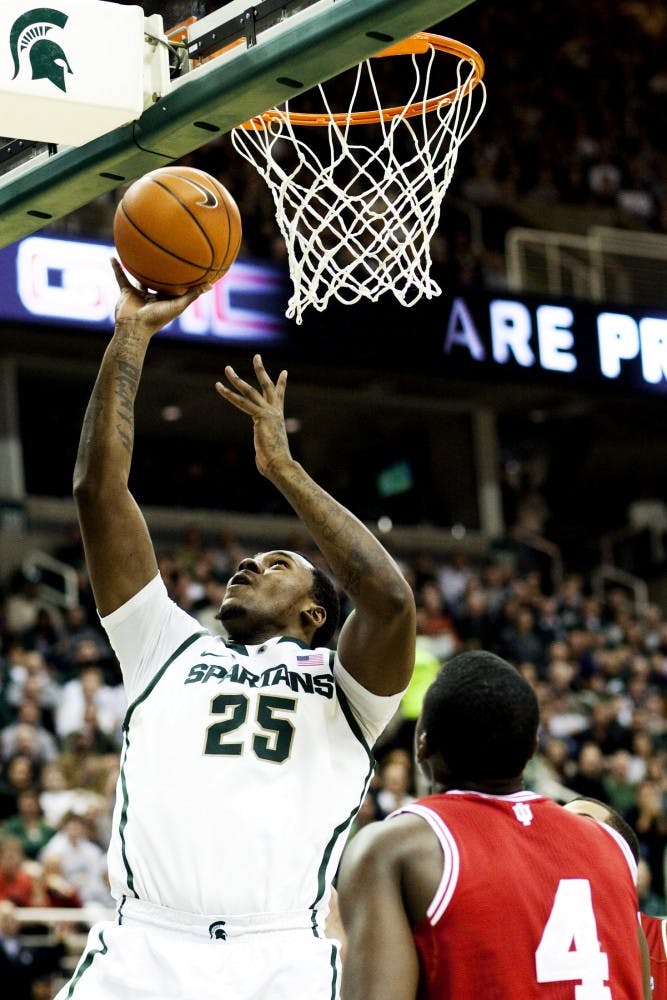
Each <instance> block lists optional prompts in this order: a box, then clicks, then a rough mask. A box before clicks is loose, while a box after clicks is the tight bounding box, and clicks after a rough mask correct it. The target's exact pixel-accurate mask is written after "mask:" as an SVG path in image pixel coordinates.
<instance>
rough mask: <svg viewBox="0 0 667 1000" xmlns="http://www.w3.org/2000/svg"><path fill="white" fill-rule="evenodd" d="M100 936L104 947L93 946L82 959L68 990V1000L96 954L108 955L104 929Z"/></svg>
mask: <svg viewBox="0 0 667 1000" xmlns="http://www.w3.org/2000/svg"><path fill="white" fill-rule="evenodd" d="M98 937H99V939H100V944H101V945H102V947H101V948H91V949H90V951H89V952H88V953H87V954H86V956H85V958H83V959H82V960H81V962H80V963H79V967H78V969H77V970H76V972H75V973H74V978H73V979H72V982H71V983H70V984H69V989H68V991H67V1000H69V998H70V997H71V996H72V995H73V993H74V987H75V986H76V984H77V983H78V982H79V980H80V979H81V976H82V975H83V974H84V972H86V971H87V970H88V969H89V968H90V967H91V965H92V964H93V961H94V959H95V956H96V955H106V953H107V952H108V950H109V947H108V945H107V943H106V941H105V940H104V931H100V933H99V935H98Z"/></svg>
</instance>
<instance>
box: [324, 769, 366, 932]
mask: <svg viewBox="0 0 667 1000" xmlns="http://www.w3.org/2000/svg"><path fill="white" fill-rule="evenodd" d="M374 771H375V758H374V757H373V756H372V754H371V765H370V768H369V769H368V773H367V774H366V778H365V779H364V787H363V789H362V792H361V797H360V799H359V802H358V804H357V805H356V806H355V807H354V809H353V810H352V812H351V813H350V815H349V816H348V817H347V818H346V819H344V820H343V821H342V822H340V823H339V824H338V826H337V827H336V828H335V829H334V832H333V833H332V835H331V839H330V840H329V843H328V844H327V846H326V847H325V848H324V854H323V855H322V860H321V862H320V867H319V868H318V869H317V896H316V897H315V899H314V901H313V902H312V903H311V904H310V907H309V909H310V910H311V911H312V913H311V923H312V928H313V937H320V934H319V933H318V927H317V911H316V907H317V904H318V903H319V901H320V900H321V899H322V896H323V895H324V890H325V881H324V880H325V876H326V872H327V867H328V865H329V860H330V858H331V855H332V853H333V849H334V847H335V846H336V842H337V841H338V839H339V838H340V837H342V835H343V834H344V833H345V832H346V831H347V830H348V828H349V827H350V826H351V824H352V820H353V819H354V817H355V816H356V815H357V813H358V812H359V810H360V808H361V803H362V802H363V801H364V799H365V797H366V794H367V792H368V789H369V786H370V783H371V778H372V777H373V772H374Z"/></svg>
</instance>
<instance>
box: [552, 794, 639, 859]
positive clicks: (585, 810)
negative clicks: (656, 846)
mask: <svg viewBox="0 0 667 1000" xmlns="http://www.w3.org/2000/svg"><path fill="white" fill-rule="evenodd" d="M563 808H564V809H567V811H568V812H572V813H576V815H577V816H586V818H587V819H593V820H595V821H596V822H597V823H604V825H605V826H610V827H611V829H612V830H616V833H620V835H621V837H623V840H624V841H625V842H626V844H627V845H628V847H629V848H630V850H631V851H632V856H633V857H634V859H635V861H639V841H638V839H637V834H636V833H635V831H634V830H633V829H632V827H631V826H630V824H629V823H626V821H625V820H624V819H623V817H622V816H621V815H620V814H619V813H617V812H616V810H615V809H612V808H611V806H608V805H607V804H606V802H600V801H599V799H588V798H585V797H584V796H582V797H581V798H578V799H572V800H571V801H570V802H568V803H567V804H566V805H565V806H563Z"/></svg>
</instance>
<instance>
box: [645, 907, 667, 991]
mask: <svg viewBox="0 0 667 1000" xmlns="http://www.w3.org/2000/svg"><path fill="white" fill-rule="evenodd" d="M640 916H641V924H642V930H643V931H644V934H645V936H646V943H647V945H648V953H649V958H650V962H651V990H652V991H653V992H652V997H653V1000H667V917H649V916H648V914H646V913H642V914H640Z"/></svg>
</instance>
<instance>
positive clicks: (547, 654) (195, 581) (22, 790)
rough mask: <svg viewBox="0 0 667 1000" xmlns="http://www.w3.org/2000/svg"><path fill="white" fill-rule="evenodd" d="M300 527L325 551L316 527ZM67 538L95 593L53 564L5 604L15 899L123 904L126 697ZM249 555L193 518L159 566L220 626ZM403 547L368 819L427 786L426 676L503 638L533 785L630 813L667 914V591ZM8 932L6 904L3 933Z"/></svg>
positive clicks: (646, 878)
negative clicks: (598, 586) (519, 693)
mask: <svg viewBox="0 0 667 1000" xmlns="http://www.w3.org/2000/svg"><path fill="white" fill-rule="evenodd" d="M290 544H291V545H293V547H296V548H300V549H301V550H302V551H306V552H307V553H308V554H309V556H310V557H311V558H313V559H314V560H317V561H321V560H320V557H319V555H318V554H317V553H316V552H314V551H312V548H311V547H310V546H309V544H308V543H307V542H305V541H304V539H303V538H300V537H299V538H295V539H294V540H293V542H292V543H290ZM54 554H55V555H56V556H57V557H58V558H60V559H63V558H66V559H67V560H68V562H69V564H70V565H72V566H73V567H74V568H75V570H76V571H77V573H78V577H79V581H80V582H79V602H78V604H76V605H75V606H74V607H70V608H66V609H63V608H58V607H56V606H55V605H53V604H50V603H49V602H48V601H46V600H45V599H44V597H43V595H42V594H41V592H40V580H39V576H38V575H37V574H30V575H26V574H25V573H24V572H23V571H21V570H17V571H16V572H15V573H14V574H13V576H11V577H10V578H9V579H7V580H6V581H5V584H4V589H3V594H2V602H1V604H0V609H1V612H0V635H1V637H2V658H1V660H0V754H1V770H0V901H5V903H6V905H8V906H9V907H12V906H14V907H34V906H39V907H43V906H47V907H79V906H84V905H85V906H87V907H93V908H98V909H99V910H109V909H111V908H112V907H113V902H112V899H111V896H110V893H109V887H108V882H107V875H106V862H105V851H106V848H107V846H108V842H109V836H110V829H111V814H112V809H113V802H114V791H115V784H116V780H117V777H118V773H119V751H120V747H121V733H122V723H123V717H124V713H125V710H126V699H125V695H124V691H123V688H122V684H121V677H120V673H119V668H118V664H117V662H116V660H115V657H114V655H113V653H112V651H111V649H110V647H109V645H108V643H107V640H106V638H105V636H104V633H103V632H102V630H101V629H100V626H99V623H98V618H97V614H96V611H95V608H94V602H93V598H92V594H91V591H90V587H89V585H88V581H87V576H86V572H85V565H84V561H83V554H82V550H81V547H80V543H79V541H78V539H77V538H76V537H75V536H72V537H71V538H68V539H67V541H66V542H65V543H64V544H63V546H61V547H60V548H58V549H57V550H56V551H55V552H54ZM244 554H246V551H245V548H242V547H241V545H240V544H239V542H238V541H237V540H236V539H235V538H233V537H227V536H221V537H220V538H218V539H214V540H211V539H206V538H204V537H202V535H201V534H200V532H199V531H198V530H195V529H192V530H191V531H189V532H187V533H186V534H185V535H184V537H183V538H182V539H181V540H180V541H179V543H178V544H175V545H172V546H170V547H169V548H168V549H167V548H164V549H163V550H162V551H161V552H160V553H159V566H160V571H161V573H162V576H163V578H164V580H165V583H166V585H167V587H168V589H169V592H170V594H171V596H172V598H173V599H174V600H175V601H176V602H177V603H178V604H179V605H180V606H182V607H183V608H185V609H186V610H188V611H189V612H190V613H192V614H193V615H194V616H195V617H196V618H197V619H198V620H199V621H200V622H201V624H202V625H203V626H204V627H206V628H210V629H216V630H217V629H220V628H221V626H220V624H219V623H218V622H217V620H216V619H215V614H216V612H217V610H218V608H219V605H220V602H221V600H222V596H223V594H224V590H225V583H226V580H227V579H228V578H229V576H230V575H231V573H232V572H233V569H234V567H235V566H236V564H237V562H238V560H239V559H240V558H241V557H242V556H243V555H244ZM399 561H400V563H401V566H402V569H403V572H404V573H405V576H406V578H407V579H408V580H409V581H410V583H411V585H412V587H413V589H414V593H415V597H416V601H417V607H418V626H417V628H418V652H417V662H416V666H415V673H414V678H413V681H412V683H411V685H410V688H409V689H408V691H407V693H406V695H405V697H404V699H403V701H402V704H401V708H400V710H399V712H398V713H397V715H396V717H395V718H394V719H393V721H392V723H391V724H390V726H389V727H388V728H387V730H386V731H385V733H384V734H383V736H382V737H381V740H380V743H379V745H378V747H377V757H378V761H379V764H378V769H377V774H376V776H375V779H374V782H373V785H372V788H371V791H370V793H369V795H368V797H367V799H366V801H365V802H364V804H363V806H362V809H361V811H360V813H359V815H358V817H357V819H356V823H355V830H357V829H358V828H359V827H360V826H361V825H364V824H365V823H368V822H373V821H377V820H379V819H381V818H383V817H384V816H386V815H388V813H390V812H391V811H392V810H393V809H395V808H396V807H397V806H399V805H401V803H403V802H405V801H407V800H409V799H410V798H412V797H414V796H416V795H418V794H422V793H423V792H424V791H425V789H424V787H423V785H422V784H421V781H420V778H419V776H418V775H417V774H416V773H415V770H414V767H413V758H412V745H413V738H414V729H415V723H416V719H417V717H418V715H419V712H420V708H421V703H422V699H423V695H424V692H425V690H426V688H427V687H428V685H429V684H430V682H431V680H432V679H433V678H434V677H435V675H436V674H437V672H438V671H439V670H440V669H442V667H443V665H444V664H446V662H447V660H448V659H449V658H450V657H451V656H452V655H453V654H454V653H455V652H457V651H460V650H463V649H470V648H476V647H483V648H487V649H491V650H493V651H495V652H497V653H499V654H500V655H502V656H504V657H506V658H507V659H509V660H510V661H511V662H512V663H513V664H515V665H516V667H517V669H519V670H520V671H521V673H522V674H524V676H525V677H526V678H527V679H528V680H529V681H530V683H531V684H532V685H533V686H534V687H535V690H536V692H537V695H538V698H539V701H540V705H541V712H542V726H541V735H540V745H539V748H538V752H537V754H536V756H535V758H534V760H533V761H532V762H531V765H530V768H529V772H528V782H529V786H530V787H531V788H533V789H534V790H536V791H538V792H541V793H543V794H545V795H548V796H550V797H552V798H554V799H556V800H557V801H561V802H565V801H568V800H569V799H570V798H573V797H575V796H577V795H587V796H592V797H594V798H597V799H600V800H602V801H604V802H608V803H609V804H610V805H612V806H613V808H614V809H616V810H617V811H618V812H620V813H621V814H622V815H623V816H625V818H626V819H627V820H628V821H629V822H630V823H631V825H632V826H633V828H634V829H635V831H636V832H637V836H638V837H639V842H640V845H641V853H642V863H641V876H640V877H641V881H640V893H641V905H642V908H643V909H644V910H645V911H646V912H649V913H664V912H665V909H666V906H665V874H666V873H665V869H666V866H667V818H666V810H665V805H666V804H667V768H666V767H665V764H666V762H667V619H666V618H665V616H664V614H663V612H662V611H661V610H660V608H659V607H658V606H657V605H653V604H649V605H648V606H645V607H641V608H640V607H637V606H635V605H634V604H633V599H632V596H631V595H630V594H629V593H627V592H625V591H624V590H623V589H622V588H619V587H613V588H611V589H610V590H608V591H607V592H606V593H605V594H604V595H603V596H602V597H600V596H596V595H595V593H593V592H592V591H591V589H590V587H589V586H588V582H587V580H586V579H585V578H584V577H583V576H580V575H577V574H569V575H566V576H565V577H564V579H563V580H562V582H561V583H559V584H557V585H556V586H555V587H553V588H550V587H549V586H547V585H545V583H544V581H543V578H542V575H541V574H540V573H539V572H538V571H536V570H531V569H530V568H526V567H520V566H519V565H518V564H517V563H516V561H513V560H512V559H509V558H507V557H506V555H504V556H502V557H501V556H498V555H494V554H493V553H489V556H488V558H485V559H479V558H475V559H473V558H472V557H470V556H468V555H466V554H465V553H464V552H462V551H461V552H453V553H452V554H451V555H450V556H449V557H448V558H447V559H441V560H436V559H434V558H432V557H431V556H430V555H429V554H428V553H416V554H415V555H413V556H412V557H410V558H406V557H403V556H401V557H399ZM344 613H345V610H344ZM3 912H5V915H6V918H7V919H6V921H5V922H7V921H9V923H10V924H11V919H12V914H11V912H9V913H7V912H6V911H3ZM2 938H3V930H2V921H0V945H1V944H2ZM60 947H62V945H60ZM54 948H55V952H54V954H56V955H58V954H59V952H58V946H57V945H54ZM26 995H28V994H26ZM17 996H18V994H17Z"/></svg>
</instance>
